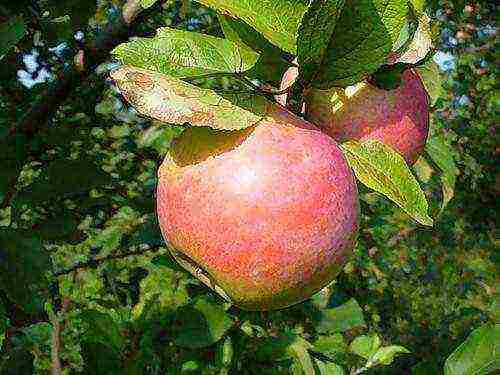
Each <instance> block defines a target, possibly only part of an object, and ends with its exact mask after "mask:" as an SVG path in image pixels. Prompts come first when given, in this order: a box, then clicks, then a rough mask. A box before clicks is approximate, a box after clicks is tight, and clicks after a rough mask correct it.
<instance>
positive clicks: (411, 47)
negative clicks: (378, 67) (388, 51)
mask: <svg viewBox="0 0 500 375" xmlns="http://www.w3.org/2000/svg"><path fill="white" fill-rule="evenodd" d="M432 47H433V43H432V32H431V20H430V18H429V16H428V15H427V14H425V13H423V14H422V15H421V16H420V17H418V26H417V30H415V34H414V35H413V39H412V40H411V41H410V43H409V44H408V46H406V48H405V51H404V52H403V53H402V54H401V55H400V56H399V57H398V58H397V59H396V60H395V61H394V63H405V64H416V63H418V62H420V61H422V60H423V59H424V58H426V57H427V56H428V54H429V52H430V51H431V49H432Z"/></svg>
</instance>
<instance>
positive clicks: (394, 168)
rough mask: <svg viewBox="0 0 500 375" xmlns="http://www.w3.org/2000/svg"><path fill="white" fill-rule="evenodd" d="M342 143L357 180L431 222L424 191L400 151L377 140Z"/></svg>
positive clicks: (419, 220) (427, 223)
mask: <svg viewBox="0 0 500 375" xmlns="http://www.w3.org/2000/svg"><path fill="white" fill-rule="evenodd" d="M341 147H342V149H343V150H344V151H345V156H346V158H347V161H348V162H349V165H350V166H351V168H352V169H353V170H354V173H355V174H356V177H357V178H358V180H360V181H361V182H362V183H363V184H364V185H366V186H367V187H369V188H370V189H373V190H375V191H377V192H379V193H381V194H383V195H385V196H386V197H387V198H389V199H390V200H392V201H393V202H395V203H396V204H397V205H398V206H399V207H401V208H402V209H403V211H405V212H406V213H407V214H408V215H410V216H411V217H412V218H413V219H415V220H416V221H417V222H419V223H420V224H422V225H428V226H432V224H433V221H432V219H431V218H430V217H429V215H428V214H427V209H428V205H427V200H426V198H425V195H424V192H423V191H422V189H421V188H420V186H419V185H418V182H417V180H416V179H415V177H414V176H413V175H412V173H411V171H410V169H409V168H408V166H407V164H406V162H405V160H404V158H403V157H402V156H401V155H400V154H398V153H397V152H396V151H394V150H392V149H391V148H390V147H388V146H386V145H384V144H383V143H381V142H379V141H376V140H367V141H364V142H355V141H348V142H345V143H343V144H342V145H341Z"/></svg>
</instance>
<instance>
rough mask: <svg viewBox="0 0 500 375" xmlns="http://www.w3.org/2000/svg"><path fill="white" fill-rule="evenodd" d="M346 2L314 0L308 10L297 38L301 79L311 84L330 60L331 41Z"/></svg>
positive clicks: (340, 0) (343, 0)
mask: <svg viewBox="0 0 500 375" xmlns="http://www.w3.org/2000/svg"><path fill="white" fill-rule="evenodd" d="M344 4H345V0H314V1H312V3H311V5H310V6H309V8H308V9H307V11H306V13H305V15H304V18H303V20H302V23H301V24H300V28H299V36H298V38H297V60H298V63H299V71H300V77H301V79H302V80H303V81H305V82H309V81H311V80H312V79H313V77H314V75H315V73H316V72H317V70H318V69H319V68H320V66H321V65H322V64H323V63H328V62H327V61H324V60H325V59H327V58H328V48H329V44H330V39H331V38H332V35H333V33H334V31H335V25H336V23H337V19H338V18H339V17H340V14H341V12H342V9H343V8H344Z"/></svg>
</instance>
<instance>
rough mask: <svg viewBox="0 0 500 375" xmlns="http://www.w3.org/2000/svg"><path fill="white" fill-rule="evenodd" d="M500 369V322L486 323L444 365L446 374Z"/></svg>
mask: <svg viewBox="0 0 500 375" xmlns="http://www.w3.org/2000/svg"><path fill="white" fill-rule="evenodd" d="M498 370H500V324H485V325H483V326H481V327H479V328H477V329H475V330H474V331H472V333H471V334H470V335H469V337H467V339H466V340H465V341H464V342H463V343H462V344H460V346H459V347H458V348H457V349H455V351H454V352H453V353H452V354H451V355H450V356H449V357H448V359H447V360H446V362H445V365H444V374H445V375H476V374H477V375H479V374H488V373H493V372H494V371H498Z"/></svg>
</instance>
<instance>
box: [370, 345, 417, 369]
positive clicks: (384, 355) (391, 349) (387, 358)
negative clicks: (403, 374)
mask: <svg viewBox="0 0 500 375" xmlns="http://www.w3.org/2000/svg"><path fill="white" fill-rule="evenodd" d="M403 353H410V351H409V350H408V349H406V348H404V347H402V346H399V345H391V346H384V347H382V348H380V349H378V350H377V351H376V352H375V354H374V355H373V356H372V357H371V358H370V359H369V360H368V362H367V364H366V365H367V367H371V366H375V365H377V364H381V365H390V364H391V363H392V361H393V360H394V357H395V356H396V355H398V354H403Z"/></svg>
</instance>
